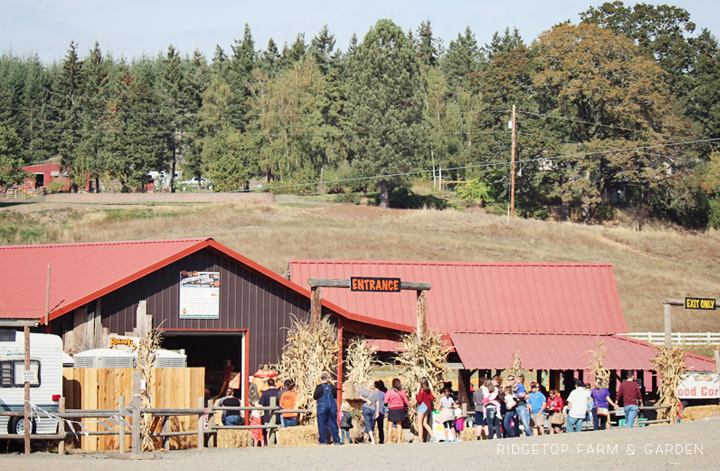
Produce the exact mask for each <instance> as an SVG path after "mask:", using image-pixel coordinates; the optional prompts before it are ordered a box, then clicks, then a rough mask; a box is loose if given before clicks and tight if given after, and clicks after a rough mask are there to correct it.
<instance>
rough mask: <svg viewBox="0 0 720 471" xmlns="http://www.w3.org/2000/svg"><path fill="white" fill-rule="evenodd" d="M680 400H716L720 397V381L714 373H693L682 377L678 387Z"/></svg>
mask: <svg viewBox="0 0 720 471" xmlns="http://www.w3.org/2000/svg"><path fill="white" fill-rule="evenodd" d="M677 395H678V397H679V398H680V399H717V398H719V397H720V380H719V379H718V375H717V374H716V373H713V372H710V371H694V372H689V373H687V374H685V375H684V377H683V380H682V382H681V383H680V384H679V385H678V389H677Z"/></svg>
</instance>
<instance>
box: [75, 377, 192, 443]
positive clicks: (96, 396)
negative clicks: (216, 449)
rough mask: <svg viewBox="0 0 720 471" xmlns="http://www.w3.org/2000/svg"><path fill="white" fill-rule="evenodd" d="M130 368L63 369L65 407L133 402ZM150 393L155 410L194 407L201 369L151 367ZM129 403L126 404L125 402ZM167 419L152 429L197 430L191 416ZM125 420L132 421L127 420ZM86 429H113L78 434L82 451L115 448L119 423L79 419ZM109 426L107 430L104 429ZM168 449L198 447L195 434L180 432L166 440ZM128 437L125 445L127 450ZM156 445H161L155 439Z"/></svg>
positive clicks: (93, 407) (89, 407) (113, 406)
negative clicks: (123, 399)
mask: <svg viewBox="0 0 720 471" xmlns="http://www.w3.org/2000/svg"><path fill="white" fill-rule="evenodd" d="M133 371H134V370H133V369H132V368H65V369H64V370H63V391H64V394H65V407H66V409H75V410H77V409H82V410H97V409H100V410H115V411H118V410H119V409H120V408H121V405H120V404H119V403H118V401H119V398H120V396H124V397H125V398H126V401H127V402H130V401H132V397H133V393H132V382H133ZM152 375H153V379H152V381H151V384H152V386H151V390H150V395H151V398H152V403H151V407H152V408H156V409H166V408H172V409H193V408H197V405H198V404H197V402H198V398H201V397H203V396H204V393H205V369H204V368H153V369H152ZM126 405H129V404H126ZM168 420H169V422H167V423H165V424H163V421H162V420H155V422H154V427H153V430H155V429H157V431H160V430H161V429H164V430H165V431H169V432H184V431H192V430H195V431H197V421H196V420H194V419H193V417H190V416H172V417H169V418H168ZM128 422H132V421H131V420H130V419H128ZM82 423H83V426H84V427H85V428H86V429H87V431H88V432H102V431H108V432H110V431H113V432H115V433H113V434H110V433H109V434H107V435H100V436H98V435H91V436H89V437H85V436H81V438H80V443H79V447H80V448H81V449H83V450H89V451H99V450H117V449H118V447H119V437H118V433H117V432H118V431H119V430H120V426H118V425H115V424H112V423H110V422H108V421H103V424H100V423H99V421H98V419H93V418H86V419H82ZM107 428H109V429H110V430H107ZM78 435H79V436H80V434H78ZM168 445H169V447H170V449H184V448H191V447H193V448H194V447H197V436H194V435H179V436H174V437H171V438H170V440H169V444H168ZM129 446H130V443H129V440H128V441H126V448H127V449H129ZM157 446H162V442H158V444H157Z"/></svg>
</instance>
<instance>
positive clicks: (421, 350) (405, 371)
mask: <svg viewBox="0 0 720 471" xmlns="http://www.w3.org/2000/svg"><path fill="white" fill-rule="evenodd" d="M402 343H403V350H402V351H400V352H398V354H397V355H396V356H395V361H396V363H397V367H398V376H399V377H400V379H401V381H402V385H403V388H404V389H405V392H406V393H407V395H408V398H409V399H410V403H411V404H412V405H413V406H414V405H415V393H416V392H417V391H418V390H419V389H420V379H421V378H423V377H426V378H427V379H428V382H429V383H430V389H431V391H432V393H433V395H434V396H435V397H439V396H440V393H441V392H442V387H443V384H444V377H445V375H446V374H447V373H448V372H449V370H448V367H447V356H448V352H449V351H450V350H452V347H448V346H447V345H445V344H444V343H443V342H442V337H441V336H440V334H439V333H436V332H427V333H425V334H423V335H419V334H418V333H417V332H416V333H413V334H407V335H404V336H403V338H402ZM408 416H409V419H410V422H411V423H412V424H413V428H414V427H415V413H414V412H412V411H410V412H409V414H408ZM415 433H417V431H415Z"/></svg>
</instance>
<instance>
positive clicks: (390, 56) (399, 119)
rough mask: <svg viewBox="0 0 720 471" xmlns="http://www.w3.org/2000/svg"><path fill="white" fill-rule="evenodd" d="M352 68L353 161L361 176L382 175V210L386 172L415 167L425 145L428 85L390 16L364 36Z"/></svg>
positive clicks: (386, 188) (410, 46)
mask: <svg viewBox="0 0 720 471" xmlns="http://www.w3.org/2000/svg"><path fill="white" fill-rule="evenodd" d="M350 70H351V71H350V73H351V76H350V81H349V85H348V103H347V105H348V108H349V119H350V123H351V126H350V127H351V132H352V138H353V147H354V150H355V158H354V161H353V165H354V166H356V168H357V169H358V170H359V171H360V172H361V173H362V174H363V175H365V176H375V175H381V176H383V175H384V176H385V177H382V178H381V180H380V207H381V208H383V209H386V208H387V207H388V206H389V184H390V180H391V179H393V177H391V176H390V175H392V174H396V173H402V172H405V171H407V170H409V169H410V168H413V166H414V165H415V164H416V162H418V161H419V160H420V153H421V152H422V149H423V147H424V145H425V135H426V129H427V128H426V126H425V121H424V119H423V97H424V96H425V87H426V84H425V82H424V80H423V77H422V74H421V72H420V61H419V60H418V57H417V54H416V53H415V48H414V47H413V44H412V42H411V41H410V40H409V39H408V37H407V36H406V35H405V33H404V32H403V31H402V29H401V28H400V27H398V26H397V25H395V24H394V23H393V22H392V21H390V20H379V21H378V22H377V24H376V25H375V26H374V27H373V28H371V29H370V31H369V32H368V33H367V34H366V35H365V38H364V40H363V42H362V44H361V45H359V46H358V48H357V53H356V54H355V56H354V57H353V59H352V61H351V64H350Z"/></svg>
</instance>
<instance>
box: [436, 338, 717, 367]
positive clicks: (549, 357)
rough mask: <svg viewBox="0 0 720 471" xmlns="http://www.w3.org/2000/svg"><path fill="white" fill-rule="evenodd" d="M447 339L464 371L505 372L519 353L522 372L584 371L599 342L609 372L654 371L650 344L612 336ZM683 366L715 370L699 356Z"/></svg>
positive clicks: (711, 363) (692, 355)
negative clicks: (458, 357)
mask: <svg viewBox="0 0 720 471" xmlns="http://www.w3.org/2000/svg"><path fill="white" fill-rule="evenodd" d="M450 338H451V339H452V342H453V345H454V346H455V349H456V351H457V353H458V355H459V356H460V360H461V361H462V363H463V365H464V366H465V368H466V369H505V368H508V367H509V366H510V365H511V364H512V357H513V353H514V352H516V351H518V350H519V351H520V358H521V359H522V366H523V368H525V369H530V370H535V369H546V370H586V369H590V368H591V363H590V361H591V360H592V358H593V356H592V353H590V352H591V351H597V349H598V343H599V342H600V341H602V342H603V345H604V346H605V348H607V356H606V357H605V359H604V360H603V366H604V367H606V368H608V369H610V370H654V369H655V366H654V365H653V364H652V362H651V360H652V359H653V358H655V357H656V356H657V350H656V349H655V347H654V346H653V345H652V344H650V343H647V342H642V341H639V340H634V339H629V338H625V337H620V336H615V335H577V334H535V333H526V334H510V333H509V334H496V333H479V332H451V333H450ZM685 363H686V364H687V365H688V369H690V370H693V371H713V370H714V369H715V363H714V362H713V361H710V359H709V358H705V357H702V356H700V355H694V354H688V355H687V359H686V360H685Z"/></svg>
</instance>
